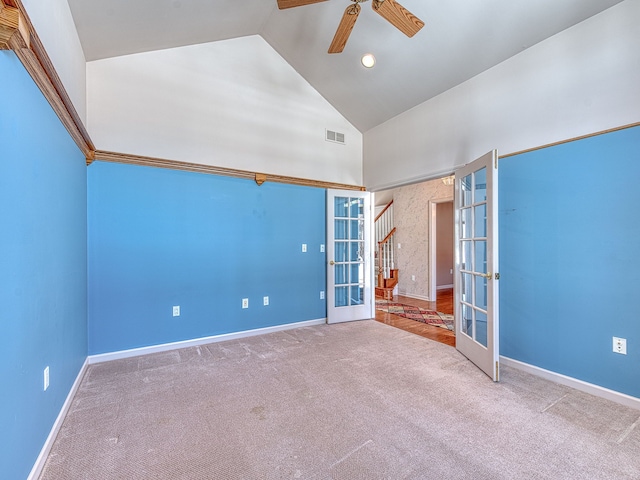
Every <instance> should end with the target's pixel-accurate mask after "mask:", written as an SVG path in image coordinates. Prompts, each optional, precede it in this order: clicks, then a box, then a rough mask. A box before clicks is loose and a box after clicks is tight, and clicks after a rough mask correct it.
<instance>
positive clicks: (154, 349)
mask: <svg viewBox="0 0 640 480" xmlns="http://www.w3.org/2000/svg"><path fill="white" fill-rule="evenodd" d="M324 323H327V319H326V318H318V319H316V320H307V321H304V322H296V323H286V324H284V325H274V326H273V327H264V328H256V329H253V330H244V331H242V332H233V333H223V334H221V335H212V336H210V337H201V338H194V339H192V340H183V341H180V342H171V343H163V344H160V345H151V346H149V347H140V348H132V349H130V350H120V351H118V352H110V353H100V354H97V355H89V357H88V358H87V360H88V361H89V365H94V364H96V363H103V362H110V361H111V360H120V359H122V358H130V357H137V356H140V355H148V354H150V353H158V352H168V351H170V350H176V349H178V348H187V347H196V346H199V345H206V344H207V343H216V342H225V341H227V340H236V339H238V338H247V337H253V336H255V335H264V334H267V333H273V332H280V331H282V330H291V329H293V328H302V327H311V326H313V325H322V324H324Z"/></svg>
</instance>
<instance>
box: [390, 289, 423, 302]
mask: <svg viewBox="0 0 640 480" xmlns="http://www.w3.org/2000/svg"><path fill="white" fill-rule="evenodd" d="M398 295H401V296H403V297H409V298H415V299H416V300H424V301H426V302H431V299H430V298H429V297H425V296H424V295H418V294H417V293H406V292H401V291H398Z"/></svg>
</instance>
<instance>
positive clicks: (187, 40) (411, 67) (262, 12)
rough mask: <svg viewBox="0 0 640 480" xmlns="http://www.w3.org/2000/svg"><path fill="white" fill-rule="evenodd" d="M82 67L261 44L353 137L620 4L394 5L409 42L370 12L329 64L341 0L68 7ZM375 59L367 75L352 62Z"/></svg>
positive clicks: (481, 0) (603, 0)
mask: <svg viewBox="0 0 640 480" xmlns="http://www.w3.org/2000/svg"><path fill="white" fill-rule="evenodd" d="M68 1H69V6H70V7H71V12H72V14H73V18H74V21H75V23H76V27H77V29H78V34H79V37H80V41H81V43H82V48H83V50H84V53H85V57H86V59H87V61H91V60H97V59H102V58H108V57H114V56H120V55H126V54H130V53H138V52H144V51H151V50H159V49H164V48H171V47H177V46H184V45H191V44H196V43H205V42H212V41H218V40H225V39H229V38H235V37H241V36H246V35H256V34H257V35H261V36H262V37H263V38H264V39H265V40H266V41H267V42H268V43H269V44H270V45H271V46H272V47H273V48H274V49H275V50H276V51H277V52H278V53H279V54H280V55H281V56H282V57H283V58H284V59H285V60H286V61H287V62H288V63H289V64H291V66H292V67H293V68H294V69H295V70H296V71H297V72H298V73H299V74H300V75H302V76H303V77H304V78H305V79H306V80H307V81H308V82H309V83H310V84H311V85H312V86H313V87H314V88H315V89H316V90H317V91H318V92H319V93H320V94H321V95H323V96H324V97H325V98H326V99H327V100H328V101H329V102H330V103H331V104H332V105H333V106H334V107H335V108H336V109H337V110H338V111H339V112H340V113H341V114H342V115H343V116H344V117H345V118H346V119H347V120H349V121H350V122H351V123H352V124H353V125H354V126H355V127H356V128H357V129H358V130H360V131H361V132H366V131H367V130H369V129H371V128H373V127H375V126H377V125H379V124H381V123H383V122H385V121H387V120H388V119H390V118H392V117H394V116H396V115H398V114H400V113H402V112H404V111H405V110H408V109H410V108H412V107H414V106H416V105H418V104H420V103H422V102H424V101H426V100H428V99H429V98H432V97H434V96H436V95H438V94H439V93H442V92H444V91H446V90H448V89H450V88H452V87H454V86H455V85H458V84H460V83H462V82H464V81H465V80H468V79H469V78H471V77H473V76H475V75H477V74H479V73H481V72H483V71H484V70H487V69H488V68H491V67H492V66H494V65H496V64H498V63H500V62H502V61H504V60H506V59H507V58H509V57H511V56H513V55H515V54H517V53H519V52H521V51H522V50H524V49H526V48H529V47H531V46H532V45H534V44H536V43H538V42H540V41H542V40H544V39H545V38H548V37H550V36H552V35H554V34H556V33H558V32H560V31H562V30H565V29H567V28H569V27H571V26H572V25H575V24H577V23H579V22H581V21H583V20H585V19H587V18H589V17H591V16H593V15H595V14H597V13H599V12H601V11H603V10H605V9H607V8H609V7H611V6H613V5H615V4H617V3H620V1H621V0H534V1H531V0H447V1H446V2H445V1H442V0H400V2H399V3H401V4H402V5H403V6H404V7H405V8H407V9H408V10H409V11H411V12H412V13H413V14H414V15H416V16H418V17H419V18H421V19H422V20H423V21H424V22H425V24H426V25H425V27H424V28H423V29H422V30H421V31H419V32H418V33H417V34H416V35H415V36H414V37H413V38H408V37H406V36H405V35H403V34H402V33H401V32H400V31H398V30H396V29H395V28H394V27H393V26H392V25H391V24H389V23H387V22H386V21H385V20H384V19H383V18H382V17H380V16H379V15H378V14H377V13H375V12H374V11H373V10H372V9H371V2H370V1H368V2H366V3H364V4H363V5H362V12H361V13H360V16H359V18H358V21H357V22H356V25H355V28H354V30H353V32H352V33H351V37H350V38H349V42H348V43H347V46H346V48H345V49H344V52H343V53H341V54H333V55H329V54H328V53H327V49H328V48H329V45H330V43H331V40H332V38H333V35H334V33H335V30H336V28H337V26H338V23H339V21H340V18H341V16H342V13H343V11H344V9H345V8H346V7H347V6H348V5H349V4H350V3H351V2H350V1H349V0H330V1H327V2H322V3H318V4H314V5H307V6H302V7H296V8H291V9H287V10H279V9H278V8H277V5H276V0H110V1H106V2H105V1H104V0H68ZM367 52H371V53H373V54H374V55H375V56H376V58H377V64H376V66H375V68H373V69H371V70H367V69H365V68H364V67H362V65H361V64H360V57H361V56H362V55H363V54H364V53H367Z"/></svg>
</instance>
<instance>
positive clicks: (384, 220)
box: [375, 200, 398, 300]
mask: <svg viewBox="0 0 640 480" xmlns="http://www.w3.org/2000/svg"><path fill="white" fill-rule="evenodd" d="M375 232H376V245H377V246H378V248H377V250H376V257H375V266H376V272H377V275H376V297H382V298H384V299H385V300H391V299H392V298H393V289H394V288H395V286H396V285H397V284H398V269H396V268H395V263H394V253H395V252H394V247H395V240H394V237H395V234H396V227H395V226H394V223H393V200H391V201H390V202H389V203H388V204H387V206H386V207H384V209H383V210H382V211H381V212H380V213H379V214H378V215H377V216H376V220H375Z"/></svg>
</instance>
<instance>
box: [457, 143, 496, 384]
mask: <svg viewBox="0 0 640 480" xmlns="http://www.w3.org/2000/svg"><path fill="white" fill-rule="evenodd" d="M455 173H456V175H455V177H456V183H455V242H456V245H455V273H456V275H455V318H456V348H457V349H458V350H459V351H460V352H461V353H462V354H463V355H464V356H466V357H467V358H468V359H469V360H471V361H472V362H473V363H475V364H476V365H477V366H478V367H479V368H480V369H481V370H482V371H484V372H485V373H486V374H487V375H489V377H491V378H492V379H493V380H494V381H495V382H497V381H498V380H499V377H500V364H499V315H498V313H499V312H498V299H499V288H498V280H499V278H500V274H499V273H498V152H497V151H496V150H493V151H492V152H489V153H487V154H486V155H484V156H482V157H480V158H479V159H477V160H476V161H474V162H471V163H470V164H468V165H465V166H464V167H462V168H460V169H458V170H456V172H455Z"/></svg>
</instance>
